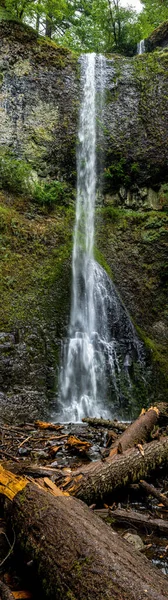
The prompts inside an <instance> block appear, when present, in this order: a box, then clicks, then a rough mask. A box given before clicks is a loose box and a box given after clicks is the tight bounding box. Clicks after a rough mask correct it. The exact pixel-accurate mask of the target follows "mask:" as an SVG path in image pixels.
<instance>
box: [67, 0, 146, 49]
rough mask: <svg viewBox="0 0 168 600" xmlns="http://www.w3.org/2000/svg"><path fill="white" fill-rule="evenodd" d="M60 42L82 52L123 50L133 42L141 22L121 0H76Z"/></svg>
mask: <svg viewBox="0 0 168 600" xmlns="http://www.w3.org/2000/svg"><path fill="white" fill-rule="evenodd" d="M72 5H73V12H72V10H71V14H70V13H69V26H68V28H67V30H66V31H65V34H64V37H63V39H62V42H63V43H64V44H66V45H69V46H70V47H72V48H74V49H80V50H82V51H84V52H86V51H95V52H111V51H119V52H124V50H125V49H127V48H128V47H129V46H133V45H136V43H137V41H138V39H139V35H140V26H139V24H138V16H137V13H136V12H135V11H134V10H133V9H131V8H130V7H128V8H123V7H122V5H121V0H93V2H90V1H89V0H76V3H74V2H72V3H71V8H72Z"/></svg>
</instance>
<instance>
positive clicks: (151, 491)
mask: <svg viewBox="0 0 168 600" xmlns="http://www.w3.org/2000/svg"><path fill="white" fill-rule="evenodd" d="M139 483H140V486H141V487H142V488H143V490H145V492H147V494H148V495H150V496H154V498H157V500H159V502H161V504H163V505H164V506H166V508H168V498H166V496H165V495H164V494H161V492H159V490H157V489H156V488H155V487H154V485H152V484H150V483H147V482H146V481H141V480H140V482H139Z"/></svg>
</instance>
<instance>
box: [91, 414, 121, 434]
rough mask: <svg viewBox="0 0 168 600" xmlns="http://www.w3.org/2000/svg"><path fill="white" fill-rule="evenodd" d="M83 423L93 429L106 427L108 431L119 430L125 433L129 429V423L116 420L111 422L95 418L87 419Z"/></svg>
mask: <svg viewBox="0 0 168 600" xmlns="http://www.w3.org/2000/svg"><path fill="white" fill-rule="evenodd" d="M82 421H83V423H88V425H91V427H106V428H107V429H118V431H125V429H127V427H128V423H121V422H120V421H117V420H116V419H113V420H112V421H110V420H106V419H96V418H95V417H94V418H92V417H85V418H84V419H82Z"/></svg>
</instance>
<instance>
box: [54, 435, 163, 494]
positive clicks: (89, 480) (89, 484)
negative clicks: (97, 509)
mask: <svg viewBox="0 0 168 600" xmlns="http://www.w3.org/2000/svg"><path fill="white" fill-rule="evenodd" d="M167 462H168V437H163V438H162V439H161V440H160V441H159V442H158V441H153V442H150V443H149V444H144V446H143V452H141V451H140V450H139V449H138V448H132V449H130V450H126V452H124V453H123V454H120V455H118V454H117V455H115V456H113V457H108V458H107V459H105V460H103V461H101V460H98V461H95V462H94V463H91V464H90V465H87V466H84V467H82V468H80V469H78V470H77V471H75V472H74V473H72V474H71V480H69V478H68V480H67V482H66V478H65V481H64V483H63V484H62V485H63V489H65V490H67V491H68V492H69V493H70V494H72V495H73V496H76V497H77V498H80V499H81V500H84V501H85V502H86V503H87V504H88V505H91V504H93V503H94V502H97V501H100V500H103V499H104V498H105V497H107V496H108V495H109V494H111V493H112V492H113V491H114V490H116V489H117V488H121V487H123V486H125V485H128V484H130V483H134V482H138V481H140V479H142V478H143V477H147V475H148V474H149V473H151V471H154V470H155V469H156V468H157V467H159V466H160V465H161V464H162V465H164V464H167Z"/></svg>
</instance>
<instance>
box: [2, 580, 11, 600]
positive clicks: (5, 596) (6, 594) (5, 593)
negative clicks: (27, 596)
mask: <svg viewBox="0 0 168 600" xmlns="http://www.w3.org/2000/svg"><path fill="white" fill-rule="evenodd" d="M0 600H14V596H13V594H12V592H11V591H10V589H9V588H8V586H7V585H6V584H5V583H3V581H0Z"/></svg>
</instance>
